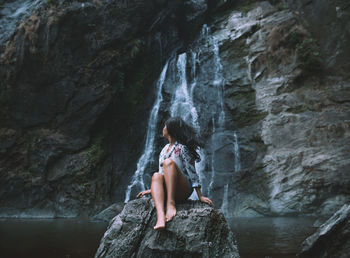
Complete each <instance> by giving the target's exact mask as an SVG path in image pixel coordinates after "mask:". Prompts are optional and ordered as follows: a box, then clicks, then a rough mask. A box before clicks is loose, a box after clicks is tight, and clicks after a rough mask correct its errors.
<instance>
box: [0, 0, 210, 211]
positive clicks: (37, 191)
mask: <svg viewBox="0 0 350 258" xmlns="http://www.w3.org/2000/svg"><path fill="white" fill-rule="evenodd" d="M39 2H40V5H39V4H38V3H39ZM42 2H43V1H35V3H34V2H33V1H22V0H20V1H13V2H11V3H8V4H6V6H5V7H6V8H7V6H8V5H11V8H12V9H14V10H16V9H18V6H21V11H23V12H28V13H26V16H25V17H28V18H27V19H25V20H24V21H23V22H22V23H20V24H19V26H18V27H17V28H16V30H15V31H14V32H13V30H14V29H13V26H12V25H11V26H7V25H6V26H7V27H6V28H8V33H11V37H7V38H9V41H8V42H6V44H5V43H4V42H0V43H1V44H2V43H3V46H4V49H2V48H1V49H0V51H1V58H0V107H1V108H0V153H1V155H0V188H1V190H0V207H1V208H0V216H5V217H11V216H14V215H16V213H17V214H20V213H21V214H22V213H23V214H25V213H26V211H28V212H29V213H30V216H34V217H35V214H36V213H37V214H38V216H41V215H40V214H42V213H45V214H51V215H50V216H51V217H67V216H68V217H75V216H78V215H80V214H82V213H88V214H89V215H91V214H95V213H96V212H97V211H98V210H101V209H103V208H105V207H107V206H108V205H110V203H111V202H113V201H112V200H111V199H114V196H113V193H112V189H115V184H120V183H123V179H122V178H123V177H122V176H121V174H123V173H125V170H126V169H125V167H130V164H135V159H136V156H137V155H138V153H139V152H140V151H141V150H140V149H139V148H137V145H138V142H141V141H142V139H143V135H144V130H145V124H146V121H144V119H143V118H144V112H143V111H144V110H145V109H146V110H149V109H150V107H149V105H150V101H151V100H152V98H153V95H152V94H153V92H152V87H153V83H154V81H155V79H156V77H157V76H158V72H159V69H160V66H161V63H162V62H164V59H165V58H167V56H168V55H169V53H170V52H171V51H173V50H172V49H174V48H175V46H176V47H177V46H178V45H179V44H181V43H180V42H181V37H182V35H181V30H182V28H180V27H181V26H183V25H186V22H185V24H182V25H181V26H180V25H179V22H178V21H179V20H178V19H180V18H179V17H180V16H181V15H180V14H179V12H180V10H181V8H183V2H182V1H158V0H154V1H138V0H133V1H119V0H101V1H99V0H96V1H95V0H93V1H92V0H91V1H83V2H82V1H63V0H60V1H45V3H42ZM28 4H30V6H32V5H35V7H36V8H27V7H28ZM39 7H40V8H39ZM6 8H5V9H6ZM11 8H10V9H11ZM5 9H4V10H3V11H4V12H3V13H2V15H3V16H2V17H1V21H2V20H9V21H10V20H11V19H12V18H13V17H12V14H11V13H10V11H11V10H12V9H11V10H9V11H8V12H7V9H6V10H5ZM205 9H206V8H199V9H198V8H194V9H193V12H195V15H192V16H191V13H190V12H188V13H187V15H189V16H191V17H192V18H191V19H192V20H191V22H192V23H194V20H196V19H197V18H196V17H199V16H200V15H202V14H203V12H204V11H205ZM18 10H19V9H18ZM32 10H35V11H34V12H32V13H31V11H32ZM5 11H6V12H5ZM180 20H181V19H180ZM18 21H20V19H18ZM16 22H17V20H16ZM193 26H195V25H193ZM6 28H5V24H4V27H2V29H6ZM1 32H2V31H1ZM145 60H147V62H146V61H145ZM139 121H141V122H139ZM139 128H141V129H139ZM136 129H137V130H136ZM130 138H132V139H134V140H132V141H130ZM109 143H111V144H109ZM111 153H113V154H115V157H112V155H111ZM119 167H121V168H120V169H119ZM129 169H130V168H129ZM131 169H133V168H131ZM127 171H128V170H127ZM123 190H124V189H123Z"/></svg>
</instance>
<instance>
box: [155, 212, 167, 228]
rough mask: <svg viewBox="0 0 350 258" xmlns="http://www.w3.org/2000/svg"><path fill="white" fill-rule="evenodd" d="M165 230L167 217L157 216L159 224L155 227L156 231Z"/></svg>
mask: <svg viewBox="0 0 350 258" xmlns="http://www.w3.org/2000/svg"><path fill="white" fill-rule="evenodd" d="M163 228H165V216H164V214H163V215H160V216H159V215H158V214H157V223H156V225H155V226H154V227H153V229H154V230H161V229H163Z"/></svg>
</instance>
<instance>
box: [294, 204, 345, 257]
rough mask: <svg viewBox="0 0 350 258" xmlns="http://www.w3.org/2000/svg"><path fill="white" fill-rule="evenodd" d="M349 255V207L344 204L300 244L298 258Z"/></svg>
mask: <svg viewBox="0 0 350 258" xmlns="http://www.w3.org/2000/svg"><path fill="white" fill-rule="evenodd" d="M349 254H350V205H348V204H346V205H344V206H343V207H342V208H341V209H340V210H339V211H337V212H336V213H335V214H334V215H333V216H332V217H331V218H329V219H328V220H327V221H326V222H325V223H324V224H323V225H321V226H320V227H319V229H318V230H317V231H316V232H315V233H314V234H313V235H311V236H310V237H308V238H307V239H306V240H305V241H304V242H303V243H302V247H301V251H300V253H299V257H305V258H307V257H318V258H323V257H324V258H326V257H338V258H346V257H349Z"/></svg>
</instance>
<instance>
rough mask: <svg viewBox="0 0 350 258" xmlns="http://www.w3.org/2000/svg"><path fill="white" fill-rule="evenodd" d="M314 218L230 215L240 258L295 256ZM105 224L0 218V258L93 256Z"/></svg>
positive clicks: (230, 223) (71, 257) (104, 229)
mask: <svg viewBox="0 0 350 258" xmlns="http://www.w3.org/2000/svg"><path fill="white" fill-rule="evenodd" d="M315 219H316V218H311V217H305V218H300V217H295V218H293V217H276V218H232V219H229V220H228V223H229V225H230V227H231V229H232V231H233V232H234V234H235V236H236V240H237V244H238V249H239V253H240V256H241V258H255V257H273V258H289V257H295V254H296V252H297V251H298V248H299V245H300V243H301V242H302V241H303V240H304V239H305V238H306V237H307V236H309V235H310V234H312V233H313V232H314V231H315V230H316V228H314V227H313V226H312V225H313V223H314V221H315ZM107 226H108V223H106V222H89V221H82V220H78V219H45V220H37V219H26V220H25V219H0V228H1V231H0V256H1V257H26V258H32V257H33V258H34V257H35V258H44V257H45V258H46V257H51V258H55V257H60V258H62V257H69V258H80V257H81V258H83V257H84V258H85V257H93V256H94V254H95V252H96V250H97V248H98V246H99V243H100V240H101V238H102V236H103V234H104V232H105V231H106V229H107Z"/></svg>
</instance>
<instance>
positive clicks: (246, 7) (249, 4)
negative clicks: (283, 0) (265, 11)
mask: <svg viewBox="0 0 350 258" xmlns="http://www.w3.org/2000/svg"><path fill="white" fill-rule="evenodd" d="M257 2H258V1H256V0H248V1H244V4H242V5H240V6H238V8H237V10H238V11H240V12H242V13H244V14H247V13H248V12H249V11H250V10H252V9H253V8H254V5H255V4H256V3H257Z"/></svg>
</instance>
